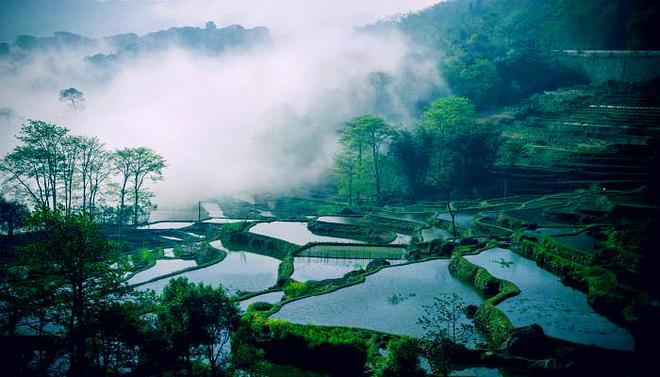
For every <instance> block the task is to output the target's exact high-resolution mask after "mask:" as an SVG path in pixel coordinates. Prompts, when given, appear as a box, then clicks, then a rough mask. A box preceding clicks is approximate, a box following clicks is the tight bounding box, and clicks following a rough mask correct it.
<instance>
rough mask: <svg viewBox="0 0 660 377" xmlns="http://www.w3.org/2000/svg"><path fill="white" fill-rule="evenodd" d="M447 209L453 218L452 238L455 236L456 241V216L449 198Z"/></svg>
mask: <svg viewBox="0 0 660 377" xmlns="http://www.w3.org/2000/svg"><path fill="white" fill-rule="evenodd" d="M447 209H448V210H449V216H451V232H452V236H454V240H456V215H455V214H454V211H453V210H452V209H451V201H450V200H449V197H447Z"/></svg>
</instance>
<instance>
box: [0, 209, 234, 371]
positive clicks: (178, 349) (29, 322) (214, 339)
mask: <svg viewBox="0 0 660 377" xmlns="http://www.w3.org/2000/svg"><path fill="white" fill-rule="evenodd" d="M30 221H32V222H33V224H32V225H33V226H34V227H35V228H36V229H38V231H39V232H38V233H39V234H41V235H42V237H41V238H40V239H39V240H38V241H36V242H33V243H30V244H28V245H25V246H23V247H22V248H21V249H20V251H19V252H18V253H17V256H16V258H15V259H13V260H11V261H8V262H6V263H4V264H3V265H2V266H0V273H1V275H2V290H0V346H1V348H2V350H3V352H2V354H1V355H0V360H1V361H2V365H3V372H4V374H5V375H9V376H51V375H67V376H128V375H133V376H163V375H182V374H184V375H187V376H218V375H224V372H226V370H227V368H228V367H229V365H230V357H231V358H232V363H233V364H237V363H239V362H238V361H237V358H239V357H241V355H242V353H240V352H237V353H234V354H232V355H230V353H229V339H230V335H231V334H232V333H233V332H234V330H235V329H236V328H237V326H238V325H239V310H238V307H237V305H236V304H235V303H234V302H233V301H231V300H230V299H229V298H228V297H227V295H226V294H225V292H224V291H223V290H222V288H212V287H211V286H208V285H198V284H192V283H189V282H188V281H187V280H186V279H185V278H178V279H174V280H172V281H170V282H169V284H168V285H167V286H166V287H165V288H164V290H163V292H162V294H160V295H154V294H153V293H151V294H150V293H144V292H139V291H135V290H133V289H132V288H131V287H130V286H128V285H127V283H126V281H125V280H124V279H125V277H126V274H127V273H128V272H129V271H130V267H129V265H128V260H127V258H128V256H127V255H126V254H124V253H121V252H120V251H119V250H118V249H117V248H116V247H114V246H113V245H112V244H111V243H109V242H108V241H106V240H105V239H103V238H102V236H101V234H100V232H99V226H98V225H96V224H95V223H94V222H92V221H91V220H90V219H89V216H87V214H85V213H72V214H69V215H68V216H64V214H63V213H62V212H61V211H45V212H42V211H35V212H34V213H33V215H32V216H31V220H30ZM242 364H245V363H242Z"/></svg>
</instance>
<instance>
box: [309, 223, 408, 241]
mask: <svg viewBox="0 0 660 377" xmlns="http://www.w3.org/2000/svg"><path fill="white" fill-rule="evenodd" d="M307 228H308V229H309V230H310V231H312V232H313V233H315V234H318V235H321V236H328V237H342V238H353V239H358V240H361V241H366V242H370V243H389V242H392V241H394V240H395V239H396V234H395V233H394V232H392V231H387V230H380V229H378V228H376V227H370V226H364V225H356V224H339V223H328V222H323V221H310V222H309V223H307Z"/></svg>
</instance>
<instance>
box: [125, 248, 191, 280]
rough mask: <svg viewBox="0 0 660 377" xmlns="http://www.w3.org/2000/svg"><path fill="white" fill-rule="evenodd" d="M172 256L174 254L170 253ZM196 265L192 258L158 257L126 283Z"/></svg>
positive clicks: (152, 277)
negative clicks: (151, 265)
mask: <svg viewBox="0 0 660 377" xmlns="http://www.w3.org/2000/svg"><path fill="white" fill-rule="evenodd" d="M170 250H171V249H170ZM172 256H174V254H172ZM196 265H197V263H196V262H195V261H194V260H183V259H159V260H157V261H156V265H155V266H153V267H151V268H150V269H148V270H144V271H141V272H138V273H137V274H135V275H133V277H132V278H130V279H128V284H139V283H143V282H145V281H149V280H151V279H154V278H157V277H159V276H162V275H167V274H170V273H172V272H175V271H179V270H183V269H186V268H189V267H194V266H196Z"/></svg>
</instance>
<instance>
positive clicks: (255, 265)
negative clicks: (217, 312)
mask: <svg viewBox="0 0 660 377" xmlns="http://www.w3.org/2000/svg"><path fill="white" fill-rule="evenodd" d="M216 245H217V244H216ZM279 264H280V261H279V260H277V259H275V258H272V257H267V256H264V255H259V254H254V253H248V252H244V251H241V252H229V253H228V254H227V256H226V257H225V259H224V260H223V261H222V262H219V263H216V264H214V265H211V266H209V267H205V268H201V269H199V270H194V271H188V272H186V273H183V274H180V275H176V276H175V277H178V276H185V277H187V278H188V280H189V281H191V282H194V283H205V284H211V285H213V286H216V287H217V286H223V287H224V288H225V289H226V290H227V292H228V293H229V294H231V295H234V294H236V293H238V292H239V291H241V292H247V291H249V292H257V291H263V290H265V289H268V288H270V287H271V286H273V285H275V283H276V282H277V268H278V266H279ZM169 279H170V278H168V279H161V280H157V281H154V282H151V283H148V284H145V285H142V286H140V287H138V289H141V290H144V289H153V290H155V291H156V292H157V293H160V292H161V291H162V290H163V287H165V285H166V284H167V282H168V281H169Z"/></svg>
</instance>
